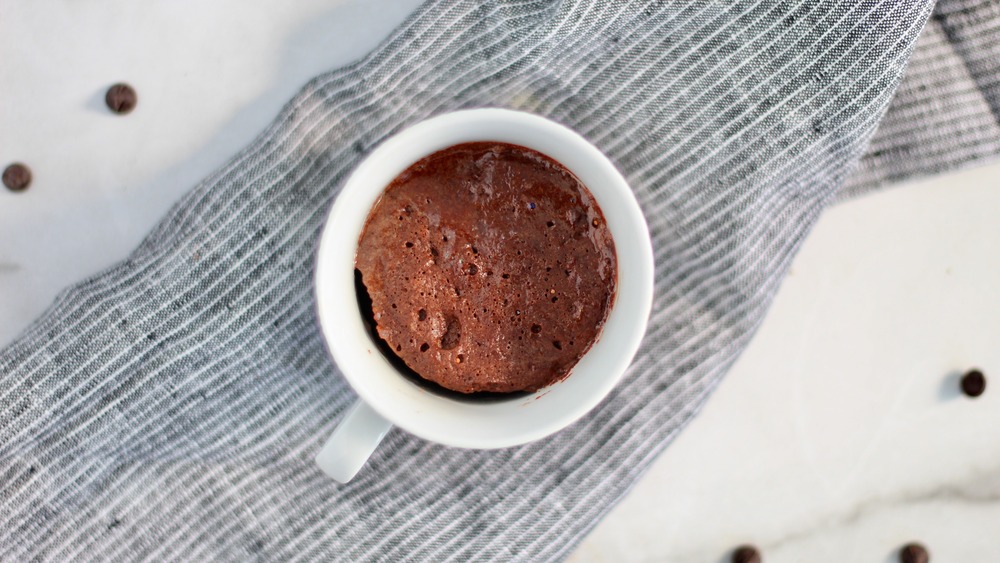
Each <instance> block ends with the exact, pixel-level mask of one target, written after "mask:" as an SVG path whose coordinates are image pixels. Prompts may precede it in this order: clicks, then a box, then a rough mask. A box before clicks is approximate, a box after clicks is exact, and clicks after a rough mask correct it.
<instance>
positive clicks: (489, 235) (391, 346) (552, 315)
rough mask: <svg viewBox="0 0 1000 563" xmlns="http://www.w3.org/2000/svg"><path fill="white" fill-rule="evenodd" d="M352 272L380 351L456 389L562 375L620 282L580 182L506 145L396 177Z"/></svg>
mask: <svg viewBox="0 0 1000 563" xmlns="http://www.w3.org/2000/svg"><path fill="white" fill-rule="evenodd" d="M356 268H357V270H358V271H359V272H360V279H361V283H362V284H363V287H364V290H366V291H367V293H368V298H370V300H371V309H372V310H371V316H372V321H373V322H374V324H375V330H376V331H377V333H378V336H379V337H380V338H381V339H382V340H384V341H385V344H386V348H387V350H389V351H391V352H393V353H395V354H396V356H397V357H398V358H399V359H400V360H402V361H403V362H404V363H405V364H406V365H407V366H409V368H411V369H412V370H413V371H414V372H416V373H417V374H418V375H419V376H420V377H422V378H424V379H426V380H429V381H432V382H434V383H436V384H438V385H441V386H442V387H445V388H447V389H451V390H453V391H457V392H460V393H476V392H483V391H486V392H497V393H506V392H514V391H535V390H537V389H540V388H542V387H545V386H547V385H549V384H551V383H554V382H556V381H559V380H560V379H562V378H564V377H566V375H567V374H569V372H570V370H571V369H572V367H573V366H574V365H575V364H576V363H577V361H578V360H579V359H580V357H582V356H583V354H584V353H585V352H586V351H587V350H588V349H589V348H590V347H591V345H592V344H593V343H594V341H595V340H596V339H597V337H598V336H599V334H600V331H601V328H602V327H603V324H604V321H605V320H606V318H607V315H608V311H609V310H610V307H611V304H612V302H613V299H614V295H615V286H616V282H617V263H616V257H615V249H614V243H613V241H612V239H611V234H610V232H609V231H608V229H607V226H606V225H605V222H604V217H603V215H602V213H601V210H600V208H599V207H598V206H597V204H596V202H595V201H594V199H593V196H592V195H591V194H590V192H589V191H588V190H587V189H586V187H585V186H583V184H582V183H581V182H580V181H579V180H578V179H577V178H576V177H575V176H574V175H573V174H572V173H570V172H569V171H568V170H567V169H566V168H565V167H564V166H562V165H561V164H559V163H558V162H556V161H554V160H552V159H551V158H549V157H547V156H545V155H543V154H541V153H538V152H536V151H533V150H531V149H527V148H525V147H520V146H516V145H509V144H504V143H466V144H461V145H456V146H453V147H450V148H447V149H444V150H442V151H439V152H437V153H434V154H432V155H430V156H428V157H425V158H424V159H422V160H420V161H418V162H417V163H415V164H413V165H412V166H410V167H409V168H408V169H407V170H406V171H404V172H403V173H402V174H400V175H399V176H398V177H397V178H396V179H395V180H393V182H392V183H391V184H390V185H389V186H388V187H387V188H386V190H385V192H384V193H383V194H382V196H381V198H380V199H379V201H378V202H377V203H376V204H375V206H374V207H373V208H372V210H371V212H370V213H369V216H368V219H367V221H366V224H365V227H364V231H363V232H362V234H361V237H360V240H359V245H358V253H357V258H356Z"/></svg>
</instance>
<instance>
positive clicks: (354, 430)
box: [316, 399, 392, 483]
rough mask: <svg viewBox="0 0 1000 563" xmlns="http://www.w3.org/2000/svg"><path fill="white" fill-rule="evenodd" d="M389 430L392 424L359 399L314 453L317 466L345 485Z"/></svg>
mask: <svg viewBox="0 0 1000 563" xmlns="http://www.w3.org/2000/svg"><path fill="white" fill-rule="evenodd" d="M390 428H392V423H391V422H389V421H388V420H386V419H384V418H382V415H380V414H378V413H377V412H375V410H374V409H372V408H371V407H369V406H368V404H367V403H365V402H364V401H362V400H360V399H359V400H358V401H356V402H355V403H354V405H353V406H351V408H350V409H349V410H348V411H347V414H346V415H345V416H344V418H343V420H341V421H340V424H338V425H337V428H336V429H334V431H333V434H330V437H329V438H327V440H326V443H325V444H323V447H322V448H321V449H320V450H319V453H318V454H316V465H319V468H320V469H322V470H323V473H326V474H327V475H329V476H330V477H332V478H333V479H334V480H335V481H337V482H339V483H346V482H348V481H350V480H351V479H352V478H353V477H354V476H355V475H357V474H358V471H359V470H360V469H361V466H363V465H364V464H365V462H366V461H368V458H369V457H370V456H371V455H372V452H374V451H375V448H376V447H377V446H378V444H379V442H381V441H382V438H383V437H385V435H386V433H387V432H389V429H390Z"/></svg>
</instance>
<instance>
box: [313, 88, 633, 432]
mask: <svg viewBox="0 0 1000 563" xmlns="http://www.w3.org/2000/svg"><path fill="white" fill-rule="evenodd" d="M477 141H479V142H482V141H486V142H488V141H494V142H505V143H511V144H515V145H521V146H525V147H527V148H530V149H533V150H537V151H539V152H541V153H543V154H546V155H547V156H549V157H550V158H553V159H554V160H556V161H557V162H560V163H561V164H562V165H563V166H565V167H566V168H567V169H569V170H570V171H571V172H573V173H574V174H575V175H576V176H577V177H578V178H580V180H581V182H583V184H584V185H585V186H587V189H588V190H589V191H590V192H591V194H592V195H593V197H594V199H595V200H596V201H597V204H598V205H599V206H600V208H601V210H602V212H603V213H604V216H605V220H606V222H607V224H608V228H609V230H610V231H611V236H612V240H614V243H615V253H616V255H617V258H618V272H617V273H618V280H617V284H616V288H615V298H614V300H613V303H612V305H611V308H610V310H609V313H608V318H607V320H606V322H605V324H604V327H603V329H602V331H601V333H600V335H599V336H598V338H597V340H596V341H595V342H594V344H593V346H591V348H590V349H589V350H588V351H587V352H586V353H585V354H584V355H583V356H582V357H581V358H580V360H579V361H578V362H577V364H576V365H575V366H574V367H573V369H571V370H570V373H569V375H568V376H566V377H565V378H563V379H562V380H561V381H558V382H556V383H553V384H552V385H549V386H547V387H544V388H542V389H540V390H538V391H536V392H535V393H531V394H529V395H526V396H524V395H521V396H518V397H513V398H511V399H503V400H500V401H497V402H490V403H484V402H475V401H464V400H461V399H456V398H454V397H450V396H444V395H438V394H436V393H433V392H432V391H429V390H427V389H426V388H425V387H422V386H420V385H418V384H417V383H415V382H413V381H411V380H410V379H409V378H408V377H406V376H404V375H403V374H401V373H399V372H398V370H396V368H395V367H393V366H392V365H391V364H390V363H389V361H388V359H386V358H385V356H383V355H382V353H381V352H380V350H379V349H378V347H377V346H376V345H375V343H374V342H373V341H372V339H371V337H370V336H369V334H368V332H367V330H365V329H364V325H363V322H362V315H361V311H360V307H359V305H358V302H357V297H356V294H355V291H354V258H355V256H356V253H357V247H358V239H359V237H360V234H361V230H362V229H363V227H364V223H365V221H366V220H367V217H368V214H369V212H370V210H371V208H372V206H373V205H374V204H375V202H376V201H377V200H378V198H379V197H380V196H381V194H382V192H383V191H384V190H385V188H386V187H387V186H388V185H389V183H390V182H391V181H392V180H393V179H394V178H395V177H396V176H398V175H399V174H400V173H402V172H403V171H404V170H405V169H406V168H408V167H409V166H410V165H412V164H413V163H414V162H416V161H418V160H419V159H420V158H423V157H425V156H428V155H430V154H433V153H434V152H437V151H439V150H441V149H444V148H447V147H450V146H454V145H457V144H461V143H465V142H477ZM553 152H555V153H558V154H552V153H553ZM567 161H570V162H567ZM588 178H589V179H590V180H592V181H593V180H598V181H599V185H598V186H597V189H594V186H592V185H591V184H592V183H593V182H592V181H591V182H588ZM609 211H611V213H609ZM609 215H610V216H609ZM345 238H346V240H348V241H349V243H345V242H344V241H345ZM623 253H625V254H626V256H625V258H626V259H625V260H624V261H623ZM623 262H624V263H623ZM314 281H315V285H314V292H315V297H316V309H317V316H318V318H319V324H320V327H321V329H322V332H323V336H324V342H325V344H326V347H327V349H328V351H329V353H330V355H331V357H332V358H333V360H334V361H335V362H336V364H337V366H338V367H339V369H340V371H341V373H342V374H343V376H344V378H345V379H346V380H347V382H348V384H350V386H351V387H352V388H353V389H354V390H355V392H356V393H357V394H358V395H359V396H360V398H361V399H362V400H363V401H365V402H366V403H368V404H369V405H370V406H371V407H372V408H373V409H374V410H375V411H376V412H378V413H379V414H380V415H381V416H383V417H384V418H386V419H387V420H389V421H390V422H392V423H393V424H395V425H397V426H399V427H401V428H402V429H404V430H406V431H408V432H410V433H411V434H414V435H416V436H419V437H421V438H424V439H427V440H431V441H434V442H438V443H442V444H445V445H450V446H457V447H466V448H480V449H486V448H500V447H508V446H514V445H519V444H524V443H527V442H531V441H534V440H537V439H540V438H542V437H545V436H548V435H550V434H552V433H554V432H557V431H558V430H561V429H562V428H565V427H566V426H569V425H570V424H572V423H573V422H575V421H576V420H578V419H579V418H581V417H582V416H583V415H585V414H586V413H587V412H589V411H590V410H591V409H593V408H594V407H595V406H596V405H597V404H598V403H599V402H600V401H601V400H602V399H603V398H604V397H605V396H606V395H607V394H608V393H609V392H610V391H611V389H612V388H613V387H614V386H615V384H617V382H618V381H619V380H620V379H621V377H622V375H623V374H624V373H625V370H626V369H627V367H628V365H629V364H630V363H631V360H632V358H633V356H634V355H635V352H636V351H637V350H638V347H639V344H640V342H641V340H642V337H643V335H644V334H645V329H646V323H647V321H648V317H649V313H650V310H651V307H652V296H653V252H652V243H651V240H650V237H649V230H648V227H647V225H646V221H645V217H644V216H643V214H642V210H641V208H640V207H639V204H638V202H637V201H636V199H635V196H634V194H633V192H632V190H631V189H630V188H629V186H628V183H627V182H626V181H625V179H624V177H622V175H621V173H620V172H619V171H618V170H617V168H615V166H614V165H613V164H612V163H611V161H610V160H609V159H608V158H607V157H606V156H605V155H604V154H603V153H601V152H600V150H598V149H597V148H596V147H594V146H593V145H592V144H590V142H589V141H587V140H586V139H584V138H583V137H582V136H580V135H579V134H578V133H576V132H575V131H573V130H571V129H569V128H567V127H565V126H563V125H561V124H558V123H556V122H554V121H551V120H549V119H546V118H544V117H541V116H538V115H535V114H530V113H525V112H520V111H514V110H508V109H500V108H481V109H470V110H461V111H455V112H450V113H445V114H441V115H438V116H435V117H431V118H429V119H426V120H424V121H421V122H419V123H416V124H414V125H412V126H410V127H408V128H406V129H404V130H402V131H399V132H398V133H395V134H394V135H392V136H390V137H388V138H387V139H385V141H384V142H382V143H381V144H380V145H379V146H377V147H376V148H375V149H374V150H373V151H372V152H371V153H370V154H368V155H367V156H366V157H365V158H364V160H363V161H362V162H361V163H360V164H359V165H358V166H357V167H356V168H355V169H354V171H353V172H352V173H351V175H350V176H349V177H348V179H347V181H346V182H345V183H344V185H343V188H342V189H341V191H340V193H339V194H338V195H337V197H336V200H335V201H334V203H333V205H332V206H331V208H330V210H329V213H328V215H327V219H326V222H325V224H324V226H323V231H322V234H321V235H320V241H319V244H318V247H317V251H316V267H315V276H314ZM348 281H349V283H348ZM348 290H349V291H348ZM348 293H349V295H348ZM359 331H360V334H359ZM612 331H614V332H612ZM609 340H610V341H613V342H609ZM584 375H586V377H584ZM393 376H394V377H393ZM575 378H576V379H575ZM584 379H586V381H583V380H584ZM394 380H395V381H394Z"/></svg>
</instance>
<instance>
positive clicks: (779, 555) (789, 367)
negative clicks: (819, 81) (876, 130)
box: [572, 164, 1000, 563]
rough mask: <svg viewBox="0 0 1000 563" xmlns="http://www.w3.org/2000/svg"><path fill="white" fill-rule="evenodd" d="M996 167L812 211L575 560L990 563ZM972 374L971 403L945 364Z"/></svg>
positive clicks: (995, 489)
mask: <svg viewBox="0 0 1000 563" xmlns="http://www.w3.org/2000/svg"><path fill="white" fill-rule="evenodd" d="M998 211H1000V165H997V164H994V165H992V166H989V167H985V168H979V169H974V170H969V171H966V172H961V173H958V174H951V175H947V176H942V177H939V178H935V179H932V180H929V181H923V182H919V183H914V184H910V185H906V186H900V187H898V188H894V189H890V190H887V191H884V192H880V193H875V194H871V195H868V196H865V197H862V198H859V199H856V200H853V201H849V202H847V203H843V204H840V205H838V206H836V207H833V208H831V209H828V210H827V211H826V213H825V214H824V215H823V217H822V218H821V219H820V221H819V223H818V224H817V226H816V228H815V229H814V231H813V232H812V233H811V234H810V235H809V238H808V239H807V240H806V242H805V244H804V245H803V247H802V249H801V252H800V253H799V255H798V256H797V257H796V259H795V261H794V263H793V265H792V267H791V271H790V273H789V275H788V277H787V279H786V280H785V282H784V283H783V285H782V287H781V290H780V291H779V293H778V296H777V297H776V299H775V302H774V304H773V306H772V308H771V311H770V312H769V314H768V316H767V318H766V319H765V321H764V323H763V325H762V326H761V328H760V330H759V332H758V333H757V335H756V336H755V337H754V339H753V341H752V342H751V344H750V346H749V348H748V349H747V350H746V352H745V353H744V354H743V355H742V356H741V357H740V359H739V360H738V361H737V363H736V365H735V366H734V367H733V369H732V371H731V372H730V373H729V375H728V376H727V377H726V380H725V381H724V382H723V383H722V385H720V386H719V388H718V390H717V391H716V393H715V394H714V395H713V396H712V397H711V398H710V399H709V401H708V404H707V405H706V406H705V408H704V410H703V411H702V412H701V413H700V414H699V415H698V417H697V418H695V420H694V421H693V422H692V423H691V425H690V426H689V427H688V428H687V429H686V430H685V431H684V432H682V433H681V435H680V437H679V438H678V439H677V441H676V442H675V443H674V444H673V445H672V446H671V447H670V448H668V449H667V451H666V453H664V454H663V455H662V456H661V457H660V459H659V460H657V461H656V463H655V464H654V465H653V467H652V468H651V469H650V470H649V472H648V473H647V474H646V476H645V477H644V478H643V479H642V481H641V482H640V483H639V484H638V485H637V486H636V488H635V489H633V490H632V492H631V493H630V494H629V495H628V497H627V498H626V499H625V500H624V501H623V502H622V504H620V505H619V506H618V507H617V508H616V509H615V510H614V511H612V513H611V514H610V515H609V516H608V517H607V518H606V519H605V520H604V521H603V522H602V523H601V524H599V525H598V526H597V528H596V529H595V530H594V532H593V533H592V534H591V535H590V536H589V537H588V539H587V540H585V541H584V543H583V545H582V546H581V547H580V549H579V550H578V552H577V553H576V554H575V556H574V557H573V558H572V561H573V563H585V562H586V563H591V562H595V563H596V562H611V561H616V562H617V561H677V562H692V563H694V562H704V561H707V562H712V563H721V562H723V561H727V559H726V556H728V553H729V550H730V549H731V548H733V547H735V546H736V545H739V544H741V543H752V544H755V545H757V546H759V547H760V548H761V550H762V552H763V555H764V560H765V561H767V562H768V563H774V562H799V561H809V562H817V563H821V562H830V563H834V562H837V563H839V562H848V561H875V562H885V563H889V562H891V561H896V560H897V559H895V557H896V553H895V550H896V549H897V548H898V547H899V546H901V545H903V544H905V543H907V542H908V541H911V540H919V541H921V542H922V543H924V544H925V545H926V546H927V547H928V549H929V550H930V551H931V555H932V561H938V562H940V561H945V562H952V561H955V562H980V561H981V562H996V561H1000V447H998V445H1000V346H998V340H1000V291H998V288H1000V221H997V212H998ZM972 366H978V367H980V368H982V369H983V371H984V372H985V373H986V375H987V378H990V375H991V374H994V376H993V378H992V379H988V383H987V390H986V393H985V394H983V395H982V396H981V397H979V398H977V399H970V398H967V397H965V396H964V395H961V394H960V392H959V387H958V376H959V374H960V373H961V372H962V371H964V370H966V369H967V368H969V367H972Z"/></svg>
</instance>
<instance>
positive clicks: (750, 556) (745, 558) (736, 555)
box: [732, 545, 761, 563]
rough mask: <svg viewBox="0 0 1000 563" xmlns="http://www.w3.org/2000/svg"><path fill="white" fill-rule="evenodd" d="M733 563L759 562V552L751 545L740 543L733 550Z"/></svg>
mask: <svg viewBox="0 0 1000 563" xmlns="http://www.w3.org/2000/svg"><path fill="white" fill-rule="evenodd" d="M732 561H733V563H760V562H761V558H760V552H759V551H757V548H756V547H754V546H752V545H741V546H740V547H737V548H736V551H734V552H733V559H732Z"/></svg>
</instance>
